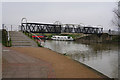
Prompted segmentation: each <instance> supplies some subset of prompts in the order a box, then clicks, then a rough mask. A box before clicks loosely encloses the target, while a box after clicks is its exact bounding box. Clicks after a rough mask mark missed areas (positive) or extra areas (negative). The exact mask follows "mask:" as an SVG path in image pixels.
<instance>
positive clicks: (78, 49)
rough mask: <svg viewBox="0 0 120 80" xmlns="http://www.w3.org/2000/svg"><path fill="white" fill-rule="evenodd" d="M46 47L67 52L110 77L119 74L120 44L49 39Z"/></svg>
mask: <svg viewBox="0 0 120 80" xmlns="http://www.w3.org/2000/svg"><path fill="white" fill-rule="evenodd" d="M44 47H46V48H49V49H51V50H53V51H56V52H59V53H61V54H66V55H68V56H70V57H71V58H72V59H74V60H77V61H79V62H81V63H83V64H86V65H88V66H89V67H91V68H93V69H95V70H97V71H99V72H101V73H103V74H104V75H106V76H108V77H110V78H117V76H118V44H107V43H106V44H105V43H104V44H102V43H93V44H82V43H80V42H75V41H53V40H48V41H46V42H45V43H44Z"/></svg>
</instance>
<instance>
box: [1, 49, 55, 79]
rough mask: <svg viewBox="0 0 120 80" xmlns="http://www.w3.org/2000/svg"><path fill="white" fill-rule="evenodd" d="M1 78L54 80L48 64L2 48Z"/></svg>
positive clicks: (52, 71)
mask: <svg viewBox="0 0 120 80" xmlns="http://www.w3.org/2000/svg"><path fill="white" fill-rule="evenodd" d="M2 56H3V59H5V62H4V63H3V71H2V73H3V74H2V76H3V78H55V74H54V70H53V69H52V66H51V64H50V63H48V62H45V61H43V60H40V59H37V58H34V57H31V56H28V55H25V54H22V53H19V52H15V51H13V50H11V49H8V48H5V47H3V53H2Z"/></svg>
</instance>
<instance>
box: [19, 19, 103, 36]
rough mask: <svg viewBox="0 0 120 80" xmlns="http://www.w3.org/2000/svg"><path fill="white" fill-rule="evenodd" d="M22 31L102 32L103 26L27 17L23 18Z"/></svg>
mask: <svg viewBox="0 0 120 80" xmlns="http://www.w3.org/2000/svg"><path fill="white" fill-rule="evenodd" d="M21 31H23V32H32V33H84V34H102V33H103V28H99V27H90V26H87V27H85V26H81V25H76V24H61V23H60V22H59V21H56V22H55V23H53V24H50V23H35V22H28V21H27V19H26V18H22V20H21Z"/></svg>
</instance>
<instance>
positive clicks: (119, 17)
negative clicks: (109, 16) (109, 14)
mask: <svg viewBox="0 0 120 80" xmlns="http://www.w3.org/2000/svg"><path fill="white" fill-rule="evenodd" d="M117 5H118V6H117V8H115V9H114V10H113V12H114V13H115V17H114V19H113V20H112V22H113V23H114V25H115V26H118V27H119V28H120V1H119V2H118V4H117Z"/></svg>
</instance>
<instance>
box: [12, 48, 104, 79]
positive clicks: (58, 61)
mask: <svg viewBox="0 0 120 80" xmlns="http://www.w3.org/2000/svg"><path fill="white" fill-rule="evenodd" d="M10 49H12V50H15V51H17V52H20V53H23V54H25V55H29V56H31V57H35V58H39V59H41V60H44V61H46V62H48V63H51V64H52V67H53V69H54V71H55V75H56V78H106V77H105V76H103V75H101V74H100V73H98V72H96V71H93V69H90V68H88V67H87V66H85V65H83V64H80V63H78V62H76V61H74V60H72V59H70V58H68V57H66V56H63V55H61V54H58V53H56V52H54V51H51V50H50V49H47V48H38V47H36V48H34V47H11V48H10Z"/></svg>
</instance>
